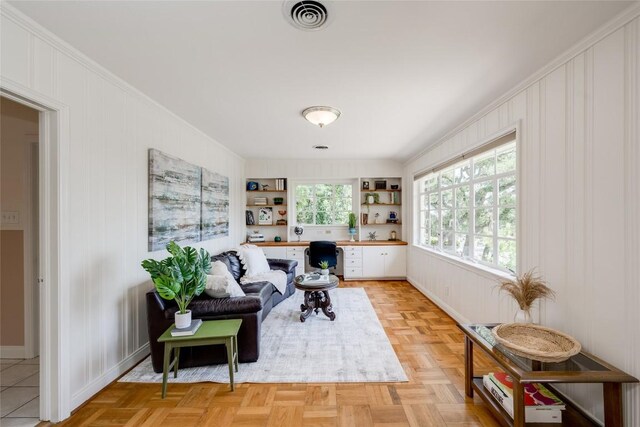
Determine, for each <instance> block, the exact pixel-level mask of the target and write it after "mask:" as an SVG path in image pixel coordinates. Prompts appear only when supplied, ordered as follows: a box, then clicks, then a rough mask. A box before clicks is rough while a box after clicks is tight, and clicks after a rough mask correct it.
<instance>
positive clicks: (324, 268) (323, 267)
mask: <svg viewBox="0 0 640 427" xmlns="http://www.w3.org/2000/svg"><path fill="white" fill-rule="evenodd" d="M320 274H322V275H323V276H328V275H329V262H328V261H321V262H320Z"/></svg>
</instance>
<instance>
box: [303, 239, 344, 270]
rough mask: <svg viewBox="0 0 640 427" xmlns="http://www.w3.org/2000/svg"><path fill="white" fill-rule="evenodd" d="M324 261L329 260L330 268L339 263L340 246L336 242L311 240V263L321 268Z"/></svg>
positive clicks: (312, 265)
mask: <svg viewBox="0 0 640 427" xmlns="http://www.w3.org/2000/svg"><path fill="white" fill-rule="evenodd" d="M322 261H327V262H328V263H329V268H332V267H335V266H337V265H338V247H337V245H336V242H325V241H317V242H309V265H310V266H311V267H316V268H320V263H321V262H322Z"/></svg>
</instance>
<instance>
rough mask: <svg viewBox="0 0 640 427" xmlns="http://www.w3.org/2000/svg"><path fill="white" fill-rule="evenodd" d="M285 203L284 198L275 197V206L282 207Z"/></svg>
mask: <svg viewBox="0 0 640 427" xmlns="http://www.w3.org/2000/svg"><path fill="white" fill-rule="evenodd" d="M283 203H284V198H283V197H274V198H273V204H274V205H281V204H283Z"/></svg>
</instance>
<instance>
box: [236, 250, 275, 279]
mask: <svg viewBox="0 0 640 427" xmlns="http://www.w3.org/2000/svg"><path fill="white" fill-rule="evenodd" d="M237 252H238V258H240V262H242V265H243V266H244V269H245V270H246V271H247V273H246V275H247V276H255V275H258V274H262V273H267V272H269V271H271V268H270V267H269V263H268V262H267V257H266V256H265V255H264V252H262V249H260V248H259V247H258V246H256V245H242V246H240V248H239V249H238V251H237Z"/></svg>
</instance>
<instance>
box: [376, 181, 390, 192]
mask: <svg viewBox="0 0 640 427" xmlns="http://www.w3.org/2000/svg"><path fill="white" fill-rule="evenodd" d="M375 185H376V190H386V189H387V181H376V182H375Z"/></svg>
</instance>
